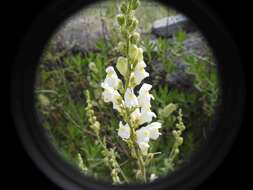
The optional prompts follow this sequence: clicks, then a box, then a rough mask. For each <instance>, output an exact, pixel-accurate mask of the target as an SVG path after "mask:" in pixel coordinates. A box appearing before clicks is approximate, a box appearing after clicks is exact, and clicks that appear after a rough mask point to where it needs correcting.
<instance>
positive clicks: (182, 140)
mask: <svg viewBox="0 0 253 190" xmlns="http://www.w3.org/2000/svg"><path fill="white" fill-rule="evenodd" d="M177 141H178V144H179V145H182V144H183V142H184V139H183V138H182V137H178V139H177Z"/></svg>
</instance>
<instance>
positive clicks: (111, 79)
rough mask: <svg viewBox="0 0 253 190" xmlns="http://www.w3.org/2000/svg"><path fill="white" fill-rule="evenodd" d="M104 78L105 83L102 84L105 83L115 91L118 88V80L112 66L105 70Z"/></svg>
mask: <svg viewBox="0 0 253 190" xmlns="http://www.w3.org/2000/svg"><path fill="white" fill-rule="evenodd" d="M106 73H107V75H106V78H105V81H104V83H107V84H108V86H110V87H112V88H114V89H117V88H118V85H119V82H120V80H119V78H118V76H117V73H116V72H115V70H114V68H113V67H112V66H109V67H107V68H106Z"/></svg>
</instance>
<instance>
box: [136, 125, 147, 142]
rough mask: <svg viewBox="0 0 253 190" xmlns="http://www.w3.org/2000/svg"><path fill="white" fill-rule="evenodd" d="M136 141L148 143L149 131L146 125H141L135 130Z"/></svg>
mask: <svg viewBox="0 0 253 190" xmlns="http://www.w3.org/2000/svg"><path fill="white" fill-rule="evenodd" d="M136 137H137V140H136V142H137V143H138V144H140V143H142V142H145V143H148V142H149V139H150V131H149V130H148V129H147V128H146V127H142V128H140V129H138V130H137V131H136Z"/></svg>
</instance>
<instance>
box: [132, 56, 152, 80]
mask: <svg viewBox="0 0 253 190" xmlns="http://www.w3.org/2000/svg"><path fill="white" fill-rule="evenodd" d="M145 67H146V64H145V62H144V61H143V60H142V61H140V62H138V63H137V65H136V67H135V69H134V77H135V82H136V84H137V85H138V84H140V83H141V81H142V80H143V79H145V78H146V77H148V76H149V73H148V72H146V71H145Z"/></svg>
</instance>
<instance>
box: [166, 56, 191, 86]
mask: <svg viewBox="0 0 253 190" xmlns="http://www.w3.org/2000/svg"><path fill="white" fill-rule="evenodd" d="M173 64H174V65H175V70H174V71H173V72H172V73H168V74H166V77H165V81H166V82H167V83H168V84H169V86H171V87H174V88H177V89H183V90H192V89H193V87H194V86H193V80H194V77H193V76H192V75H190V74H188V73H187V72H186V65H185V64H184V63H183V61H182V60H180V59H176V60H174V61H173Z"/></svg>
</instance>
